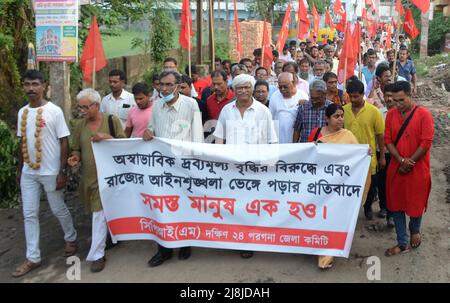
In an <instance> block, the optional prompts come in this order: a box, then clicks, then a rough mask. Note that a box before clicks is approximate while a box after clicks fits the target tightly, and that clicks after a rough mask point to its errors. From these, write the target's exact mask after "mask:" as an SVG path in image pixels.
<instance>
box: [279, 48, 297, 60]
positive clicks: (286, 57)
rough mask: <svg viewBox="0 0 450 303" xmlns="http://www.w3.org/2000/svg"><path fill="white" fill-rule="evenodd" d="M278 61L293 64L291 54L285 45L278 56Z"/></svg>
mask: <svg viewBox="0 0 450 303" xmlns="http://www.w3.org/2000/svg"><path fill="white" fill-rule="evenodd" d="M279 60H282V61H284V62H294V61H295V60H294V59H293V58H292V55H291V53H290V52H289V45H287V44H285V45H284V47H283V53H281V54H280V58H279Z"/></svg>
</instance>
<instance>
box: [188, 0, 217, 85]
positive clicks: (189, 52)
mask: <svg viewBox="0 0 450 303" xmlns="http://www.w3.org/2000/svg"><path fill="white" fill-rule="evenodd" d="M187 9H188V10H189V12H188V13H189V14H186V17H185V18H186V19H187V20H186V25H187V35H188V61H189V63H188V65H189V78H191V77H192V75H191V24H190V23H189V21H190V18H189V16H190V15H191V4H190V2H189V1H188V7H187ZM212 60H213V62H214V58H213V59H212Z"/></svg>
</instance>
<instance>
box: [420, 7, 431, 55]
mask: <svg viewBox="0 0 450 303" xmlns="http://www.w3.org/2000/svg"><path fill="white" fill-rule="evenodd" d="M429 26H430V9H429V10H428V11H427V12H426V13H425V14H424V13H422V29H421V31H422V32H421V33H420V58H421V59H422V58H425V57H427V56H428V28H429Z"/></svg>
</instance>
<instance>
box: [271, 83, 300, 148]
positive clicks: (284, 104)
mask: <svg viewBox="0 0 450 303" xmlns="http://www.w3.org/2000/svg"><path fill="white" fill-rule="evenodd" d="M308 99H309V98H308V96H307V95H306V94H305V93H304V92H303V91H300V90H297V93H296V94H295V95H294V96H292V97H291V98H289V99H285V98H284V97H283V95H282V94H281V92H280V91H279V90H278V91H276V92H275V93H273V95H272V97H271V98H270V104H269V109H270V111H271V113H272V117H273V120H274V122H275V128H276V129H277V132H278V139H279V143H292V138H293V136H294V123H295V118H296V117H297V111H298V102H299V100H308Z"/></svg>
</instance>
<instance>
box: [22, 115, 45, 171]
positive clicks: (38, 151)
mask: <svg viewBox="0 0 450 303" xmlns="http://www.w3.org/2000/svg"><path fill="white" fill-rule="evenodd" d="M42 112H43V109H42V108H40V109H38V111H37V115H36V131H35V132H34V137H35V138H36V142H35V144H34V147H35V149H36V154H35V158H36V163H33V162H31V160H30V155H29V153H28V145H27V118H28V108H26V109H25V110H24V111H23V114H22V122H21V128H20V131H21V133H22V156H23V161H24V162H25V163H27V164H28V166H30V167H31V169H34V170H38V169H39V168H41V161H42V142H41V132H42Z"/></svg>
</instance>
